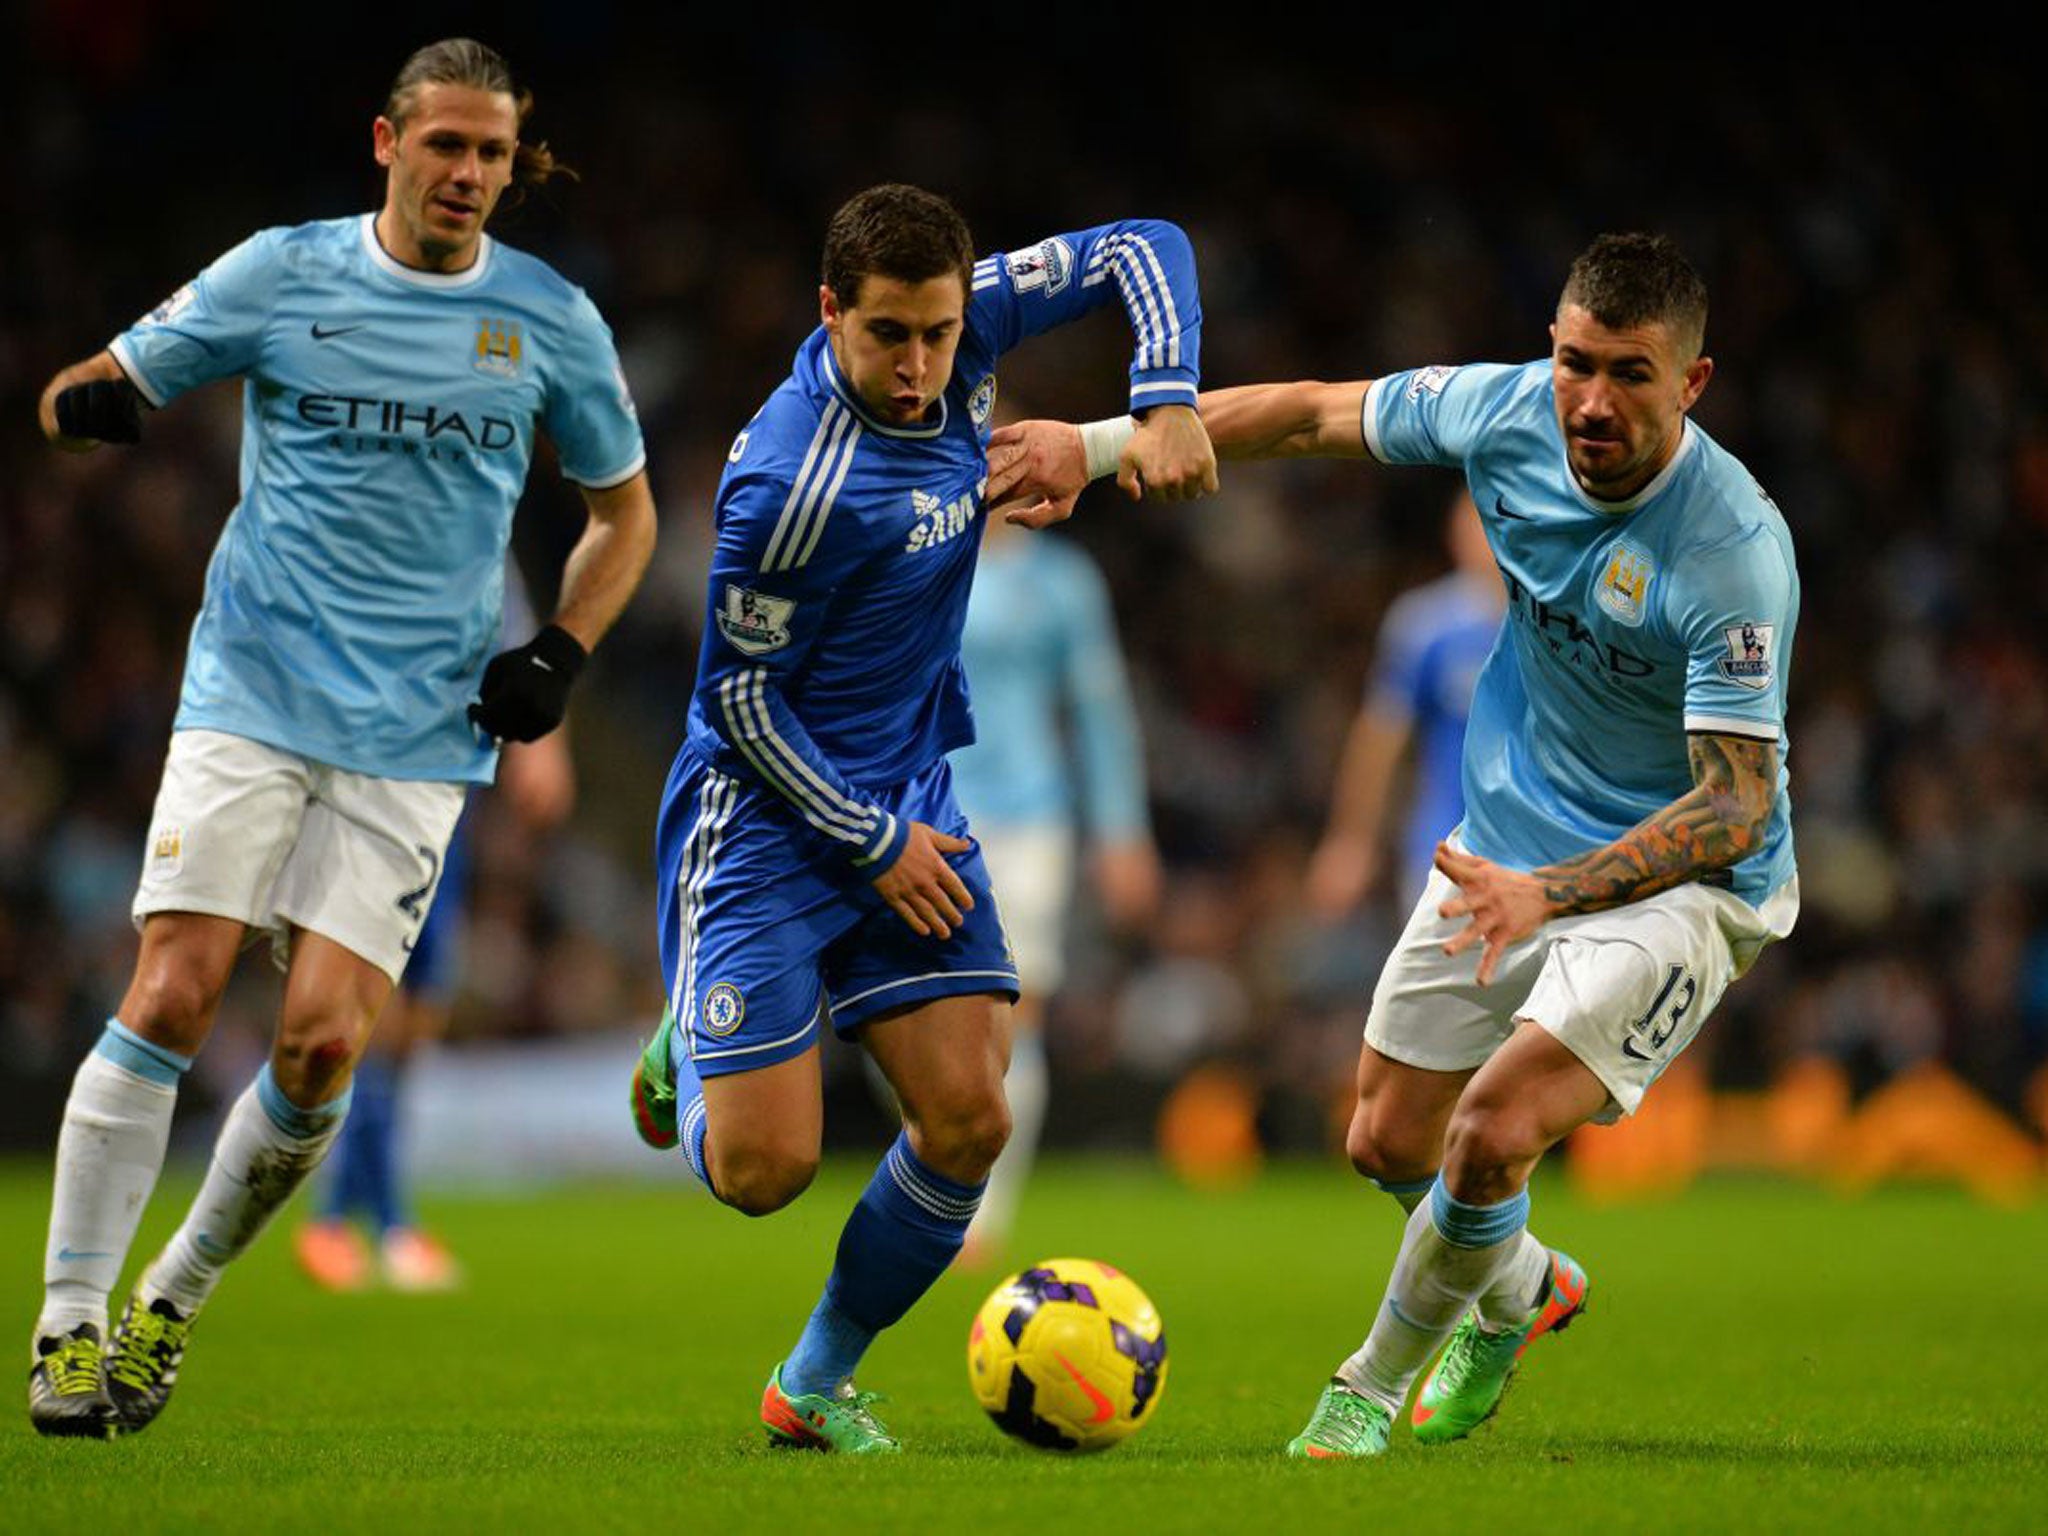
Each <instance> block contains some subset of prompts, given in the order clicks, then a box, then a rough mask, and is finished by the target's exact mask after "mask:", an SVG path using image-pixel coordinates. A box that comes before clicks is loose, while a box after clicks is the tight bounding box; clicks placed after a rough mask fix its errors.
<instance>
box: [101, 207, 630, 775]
mask: <svg viewBox="0 0 2048 1536" xmlns="http://www.w3.org/2000/svg"><path fill="white" fill-rule="evenodd" d="M111 350H112V352H113V354H114V358H115V360H116V361H117V362H119V364H120V365H121V368H122V370H123V371H124V372H125V373H126V374H127V375H128V377H129V378H130V380H132V381H133V382H134V384H135V387H136V388H137V389H139V390H140V391H141V392H142V394H143V395H144V397H145V398H146V399H148V401H149V402H150V404H152V405H158V406H161V405H164V404H166V403H167V402H169V401H170V400H172V399H174V398H176V397H177V396H178V395H180V394H182V393H184V392H185V391H186V390H188V389H191V388H193V387H195V386H197V385H200V384H205V383H208V382H210V381H212V380H215V379H221V378H226V377H229V376H231V375H241V376H242V377H243V378H244V380H245V383H244V385H243V392H242V401H243V406H242V422H243V425H242V460H241V501H240V503H239V504H238V505H237V506H236V507H235V509H234V512H233V513H232V515H231V516H230V517H229V518H228V522H227V526H226V528H225V529H224V530H223V531H222V533H221V537H220V543H219V545H218V546H217V547H216V548H215V550H214V554H213V559H212V562H211V564H210V565H209V566H208V568H207V575H206V596H205V600H204V602H203V603H202V605H201V607H200V610H199V616H198V618H197V619H196V620H195V621H194V623H193V626H192V638H191V644H190V648H189V651H188V654H187V657H186V663H185V682H184V690H183V693H182V695H181V696H180V698H179V701H178V714H177V720H176V728H177V729H181V730H182V729H189V728H195V727H204V728H206V729H210V730H218V731H227V732H231V733H233V734H235V735H240V736H247V737H250V738H253V739H254V740H257V741H262V742H266V743H268V744H270V745H272V746H276V747H281V748H284V749H286V750H288V751H292V752H297V753H300V754H302V755H304V756H306V757H310V758H314V759H316V760H318V761H321V762H325V763H331V764H334V765H336V766H338V767H342V768H348V769H351V770H354V771H356V772H361V773H372V774H377V775H379V776H382V777H386V778H402V779H439V780H466V781H474V782H484V781H488V780H489V779H490V777H491V774H492V769H493V764H494V762H495V758H496V752H495V748H494V747H493V745H492V743H491V742H490V741H489V740H488V739H487V738H484V737H482V736H480V735H479V733H478V732H477V731H476V730H475V728H474V727H472V726H471V725H470V723H469V721H468V719H467V718H466V714H465V711H466V709H467V706H468V704H469V702H470V700H472V699H473V698H475V696H476V690H477V683H478V680H479V679H480V678H481V677H482V675H483V668H484V663H485V662H486V661H488V660H489V659H490V656H491V654H492V652H493V650H494V649H495V647H496V643H497V640H498V625H499V609H500V605H501V602H502V598H503V588H504V559H505V547H506V543H507V540H508V539H509V537H510V533H511V526H512V509H513V507H514V505H515V504H516V503H517V502H518V499H519V493H520V489H521V487H522V486H523V485H524V484H525V482H526V470H527V466H528V464H529V462H530V461H531V459H532V455H533V443H534V436H535V433H536V431H537V430H538V429H540V428H543V427H544V428H545V429H546V431H547V433H548V435H549V437H550V438H552V439H553V441H554V443H555V446H556V449H557V451H558V452H559V454H560V456H561V461H562V468H563V471H564V473H565V474H567V475H568V477H569V478H570V479H571V480H574V481H576V482H578V483H580V484H582V485H584V486H587V487H591V488H594V489H603V488H605V487H609V486H614V485H618V484H621V483H623V482H625V481H627V480H629V479H631V478H632V477H633V476H634V475H636V474H638V473H639V472H640V470H641V468H642V466H643V465H644V463H645V461H646V455H645V452H644V450H643V449H642V446H641V440H640V429H639V424H638V422H637V420H636V419H635V416H634V412H633V403H632V399H631V396H630V395H629V394H628V392H627V389H626V383H625V376H624V374H623V373H622V372H621V371H620V369H619V364H618V358H617V355H616V353H615V351H614V349H613V346H612V338H611V332H610V331H609V330H607V329H606V327H605V323H604V321H603V320H602V319H601V318H600V317H599V315H598V313H597V309H596V307H595V306H594V305H592V303H591V302H590V300H589V298H588V297H587V296H586V295H585V294H584V293H583V291H582V290H581V289H580V288H577V287H576V286H574V285H573V284H571V283H569V282H568V281H567V280H565V279H564V278H562V277H561V276H559V275H558V274H557V273H556V272H555V271H554V270H553V269H552V268H550V267H549V266H548V265H547V264H546V263H545V262H542V261H539V260H537V259H535V258H534V257H531V256H527V255H525V254H523V253H522V252H519V251H515V250H512V249H510V248H508V247H506V246H504V245H501V244H499V243H498V242H496V241H494V240H492V239H490V238H489V237H488V236H486V237H485V238H484V239H483V241H482V243H481V245H480V247H479V250H478V255H477V259H476V261H475V262H474V263H473V264H472V265H471V266H470V267H469V268H468V269H467V270H466V271H462V272H456V273H433V272H422V271H417V270H415V269H413V268H409V267H406V266H404V265H402V264H400V263H399V262H398V261H396V260H395V259H394V258H393V257H391V256H390V255H389V254H388V253H387V252H386V251H385V250H384V249H383V247H382V246H381V245H380V244H379V243H378V240H377V235H376V229H375V219H374V216H372V215H369V214H365V215H362V216H360V217H354V218H346V219H333V220H327V221H324V222H320V223H314V224H302V225H298V226H296V227H293V228H278V229H266V230H263V231H261V232H260V233H258V234H256V235H253V236H251V237H250V238H249V239H248V240H245V241H244V242H243V243H242V244H240V245H238V246H236V247H235V248H234V249H233V250H231V251H229V252H228V253H227V254H226V255H224V256H222V257H221V258H220V259H219V260H217V261H216V262H214V263H213V265H212V266H210V267H208V268H207V269H206V270H205V271H204V272H202V273H201V274H200V275H199V276H198V277H197V278H196V279H195V280H194V281H192V282H191V283H189V284H187V285H186V286H185V287H183V288H181V289H179V290H178V291H177V293H175V294H173V295H172V296H171V297H170V298H169V299H168V300H166V301H165V302H164V303H163V304H162V305H161V306H160V307H158V308H157V309H156V310H154V311H153V312H152V313H150V314H149V315H147V316H145V317H144V318H143V319H142V320H140V321H138V322H137V323H136V324H135V325H134V326H133V327H131V328H130V329H129V330H127V331H125V332H124V333H122V334H121V335H120V336H119V337H117V338H116V339H115V340H114V342H113V343H112V346H111Z"/></svg>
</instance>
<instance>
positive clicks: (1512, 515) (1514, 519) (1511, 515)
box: [1493, 496, 1531, 523]
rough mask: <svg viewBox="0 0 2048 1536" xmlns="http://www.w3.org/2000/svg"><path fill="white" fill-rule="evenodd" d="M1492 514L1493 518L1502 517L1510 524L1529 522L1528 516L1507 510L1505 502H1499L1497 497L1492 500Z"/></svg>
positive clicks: (1524, 513)
mask: <svg viewBox="0 0 2048 1536" xmlns="http://www.w3.org/2000/svg"><path fill="white" fill-rule="evenodd" d="M1493 512H1494V516H1496V517H1504V518H1506V519H1507V520H1508V521H1509V522H1511V523H1526V522H1529V521H1530V520H1531V519H1530V517H1529V514H1528V513H1526V512H1513V511H1510V510H1509V509H1508V504H1507V503H1506V502H1505V501H1503V500H1501V499H1500V497H1498V496H1496V497H1494V498H1493Z"/></svg>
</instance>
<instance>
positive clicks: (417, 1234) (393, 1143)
mask: <svg viewBox="0 0 2048 1536" xmlns="http://www.w3.org/2000/svg"><path fill="white" fill-rule="evenodd" d="M535 623H536V619H535V615H534V612H533V607H532V604H530V603H529V602H528V601H527V600H526V597H525V592H524V587H523V584H522V583H521V581H520V580H519V574H518V570H517V568H516V567H515V566H514V565H513V563H512V562H511V561H509V560H508V561H507V562H506V566H505V623H504V626H503V630H502V634H503V635H504V637H505V639H504V641H503V643H505V644H509V643H510V642H511V640H512V639H513V638H515V637H517V636H519V635H528V634H532V633H533V630H534V627H535ZM495 790H496V792H497V793H498V794H501V795H503V796H504V797H505V800H506V802H507V804H508V805H509V807H510V809H511V811H512V814H513V816H514V818H515V819H516V820H517V822H518V823H519V825H520V827H521V829H522V830H523V831H524V832H525V833H526V834H527V835H529V836H533V837H542V836H545V835H546V834H547V833H549V832H551V831H552V830H554V829H555V828H556V827H558V826H560V825H561V824H562V822H563V821H564V820H565V819H566V818H567V817H568V815H569V812H570V810H571V809H572V808H573V807H574V805H575V802H576V768H575V764H574V762H573V761H572V760H571V758H570V755H569V728H568V726H567V725H566V724H564V725H563V726H562V727H561V728H560V729H558V730H556V731H553V732H552V733H550V734H549V735H546V736H543V737H542V738H541V739H540V740H539V741H531V742H514V743H511V744H509V745H507V746H506V747H505V748H504V749H503V750H502V751H501V752H500V753H499V754H498V777H497V781H496V784H495ZM470 827H471V818H470V816H469V814H468V813H467V811H465V813H464V815H463V817H462V819H461V820H460V821H458V822H457V823H456V825H455V835H454V836H453V837H452V838H450V839H449V842H448V854H447V857H446V858H444V859H443V860H442V864H441V887H440V890H439V891H437V892H436V893H435V897H434V906H433V910H432V911H430V912H429V913H428V914H427V920H426V922H425V923H423V924H421V926H420V932H419V937H418V938H417V939H415V940H414V942H413V947H412V955H411V958H410V959H408V960H407V961H406V966H405V975H404V977H403V978H401V980H400V981H399V984H398V990H397V991H396V992H395V993H394V994H393V995H392V998H391V1001H390V1002H389V1003H387V1004H386V1005H385V1008H384V1013H383V1015H382V1016H381V1017H380V1018H379V1019H378V1020H377V1032H376V1034H375V1035H374V1036H372V1037H371V1040H370V1044H369V1047H368V1049H366V1050H365V1051H364V1053H363V1056H362V1059H361V1060H360V1061H358V1062H357V1063H356V1071H355V1079H354V1085H353V1097H352V1098H351V1100H350V1103H349V1112H348V1118H347V1119H346V1120H344V1121H343V1122H342V1127H341V1134H340V1136H339V1137H337V1138H336V1140H335V1143H334V1150H333V1151H332V1152H331V1153H329V1154H328V1159H327V1163H326V1177H325V1180H324V1186H323V1188H322V1190H321V1193H320V1215H319V1216H318V1217H317V1218H315V1219H314V1220H311V1221H308V1222H305V1223H304V1224H303V1225H301V1226H300V1227H299V1229H298V1231H297V1232H296V1233H294V1234H293V1237H292V1252H293V1254H294V1256H295V1257H296V1258H297V1259H298V1261H299V1267H300V1268H301V1269H303V1270H304V1271H305V1272H306V1275H307V1277H308V1278H310V1279H311V1280H312V1281H313V1282H314V1284H316V1285H319V1286H321V1287H323V1288H324V1289H326V1290H330V1291H355V1290H361V1289H362V1288H363V1287H364V1286H366V1285H368V1284H369V1283H370V1281H371V1280H372V1279H373V1278H374V1277H376V1276H377V1275H379V1274H381V1275H382V1277H383V1280H384V1283H385V1284H386V1285H388V1286H390V1287H391V1288H392V1289H393V1290H395V1291H445V1290H450V1289H452V1288H453V1287H455V1286H456V1285H458V1284H460V1283H461V1280H462V1268H461V1265H460V1264H459V1263H457V1261H456V1259H455V1256H454V1255H453V1254H452V1253H450V1252H449V1250H448V1247H447V1245H446V1244H445V1243H444V1242H442V1241H441V1239H440V1238H439V1237H438V1236H436V1235H435V1234H434V1233H432V1232H429V1231H428V1230H427V1229H426V1228H425V1227H423V1226H422V1225H421V1224H420V1222H419V1219H418V1216H417V1213H416V1212H415V1210H414V1207H413V1201H412V1190H411V1180H410V1179H409V1178H408V1177H407V1175H406V1165H407V1157H408V1152H407V1138H406V1136H405V1127H404V1112H405V1102H404V1100H405V1081H406V1078H407V1076H408V1072H409V1069H410V1067H411V1064H412V1061H413V1058H414V1057H415V1056H416V1055H417V1054H418V1053H419V1052H420V1050H421V1049H422V1048H423V1047H425V1046H428V1045H431V1044H432V1043H433V1042H434V1041H436V1040H439V1039H440V1038H441V1037H442V1036H443V1035H444V1034H445V1033H446V1032H447V1028H448V1017H449V1013H450V1010H451V1009H452V1007H453V1005H454V1002H455V994H456V991H457V989H458V987H459V986H460V983H461V980H462V963H463V938H464V928H465V925H466V920H467V917H468V914H469V881H470V836H471V832H470ZM351 1215H356V1216H360V1217H361V1218H363V1220H364V1222H365V1229H364V1230H358V1229H357V1227H356V1226H355V1225H354V1224H353V1223H352V1222H351V1221H350V1219H349V1218H350V1216H351ZM365 1231H367V1233H368V1235H369V1237H370V1238H372V1239H374V1242H366V1241H365V1235H364V1234H365Z"/></svg>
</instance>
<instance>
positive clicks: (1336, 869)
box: [1308, 488, 1507, 920]
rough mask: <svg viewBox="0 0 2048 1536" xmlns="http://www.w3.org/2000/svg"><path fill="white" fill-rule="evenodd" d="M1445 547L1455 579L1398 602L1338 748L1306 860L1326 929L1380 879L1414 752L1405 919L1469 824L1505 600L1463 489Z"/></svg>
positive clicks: (1406, 821) (1402, 893)
mask: <svg viewBox="0 0 2048 1536" xmlns="http://www.w3.org/2000/svg"><path fill="white" fill-rule="evenodd" d="M1444 547H1445V548H1446V549H1447V550H1448V551H1449V552H1450V556H1451V567H1452V568H1451V570H1450V571H1449V572H1448V573H1447V574H1445V575H1443V576H1439V577H1438V578H1437V579H1436V580H1434V581H1431V582H1428V583H1425V584H1424V585H1422V586H1419V587H1416V588H1415V589H1414V590H1412V591H1409V592H1405V593H1403V594H1402V595H1401V596H1400V597H1398V598H1396V599H1395V601H1394V604H1393V606H1392V607H1390V608H1389V609H1388V610H1387V616H1386V618H1385V619H1384V620H1383V621H1382V622H1381V624H1380V631H1379V641H1378V643H1377V645H1376V646H1375V647H1374V652H1373V677H1372V682H1371V684H1370V685H1369V686H1368V688H1367V690H1366V696H1365V701H1364V705H1363V707H1362V708H1361V709H1360V710H1359V712H1358V715H1357V717H1356V718H1355V719H1354V720H1353V721H1352V723H1351V731H1350V733H1349V735H1348V736H1347V737H1346V739H1345V742H1344V754H1343V757H1342V759H1341V761H1340V762H1339V764H1338V768H1337V783H1336V787H1335V789H1334V790H1333V791H1332V793H1331V797H1330V821H1329V826H1328V827H1327V828H1326V829H1325V831H1324V833H1323V840H1322V842H1321V843H1320V844H1318V845H1317V847H1316V850H1315V854H1314V856H1313V858H1312V859H1311V860H1310V862H1309V869H1308V896H1309V901H1310V903H1311V905H1312V906H1313V907H1314V908H1315V910H1316V911H1317V912H1318V913H1319V914H1320V915H1321V916H1323V917H1324V918H1327V919H1331V920H1335V919H1337V918H1341V917H1343V916H1345V915H1346V914H1347V913H1349V912H1351V911H1352V910H1353V909H1355V908H1356V907H1357V906H1358V904H1359V903H1360V902H1361V901H1363V900H1364V899H1365V897H1366V894H1367V893H1368V892H1369V891H1371V890H1372V888H1373V885H1374V883H1375V882H1376V881H1377V880H1378V879H1379V877H1380V874H1381V862H1382V859H1383V858H1384V856H1385V849H1386V844H1385V842H1384V838H1385V835H1386V830H1387V822H1388V818H1389V814H1390V810H1391V807H1392V803H1393V800H1394V788H1395V784H1396V782H1397V781H1398V780H1399V778H1400V770H1401V766H1402V762H1403V760H1404V759H1405V758H1406V757H1407V756H1408V752H1409V748H1410V747H1411V746H1412V747H1413V748H1414V749H1415V755H1414V763H1413V771H1412V773H1411V775H1410V780H1409V786H1408V796H1407V814H1406V815H1405V816H1404V817H1403V818H1402V823H1401V834H1400V847H1399V857H1400V865H1399V879H1400V887H1399V891H1398V895H1399V898H1400V903H1401V905H1402V907H1403V908H1404V909H1405V908H1407V907H1410V906H1413V905H1414V903H1415V898H1416V897H1418V896H1420V895H1421V894H1422V887H1423V885H1424V884H1425V883H1427V881H1428V879H1429V870H1430V858H1431V856H1432V855H1433V854H1434V853H1435V851H1436V845H1437V842H1438V840H1439V839H1441V838H1442V837H1443V836H1444V835H1445V834H1446V833H1447V832H1449V831H1450V830H1451V828H1453V827H1455V826H1456V825H1457V824H1458V823H1459V822H1460V821H1462V820H1463V819H1464V815H1465V794H1464V788H1463V784H1462V781H1461V778H1460V769H1459V762H1460V760H1461V758H1462V755H1463V753H1464V750H1465V720H1466V717H1467V716H1469V715H1470V714H1471V712H1472V689H1473V685H1474V684H1476V683H1477V682H1478V680H1479V669H1480V668H1481V667H1483V666H1485V665H1486V657H1487V653H1488V652H1490V651H1491V650H1492V649H1493V642H1494V639H1495V637H1496V636H1498V635H1499V634H1500V620H1501V614H1502V612H1503V611H1504V610H1505V609H1506V607H1507V592H1506V589H1505V588H1503V587H1502V586H1501V584H1500V571H1499V569H1498V568H1497V567H1496V566H1495V565H1494V563H1493V551H1492V550H1490V549H1489V548H1487V544H1486V530H1485V529H1484V528H1482V527H1481V526H1480V523H1479V509H1478V508H1476V507H1475V506H1473V505H1472V496H1471V493H1470V492H1469V491H1466V490H1464V489H1463V488H1460V490H1459V491H1458V494H1457V496H1456V497H1455V498H1453V500H1452V502H1451V506H1450V509H1449V511H1448V512H1447V513H1446V514H1445V518H1444Z"/></svg>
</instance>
